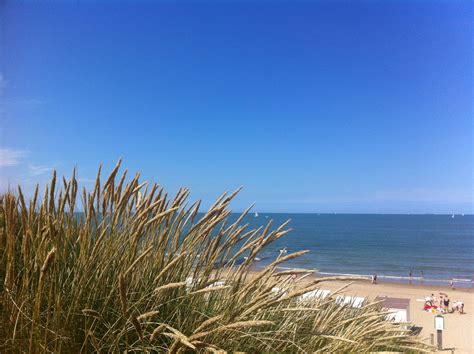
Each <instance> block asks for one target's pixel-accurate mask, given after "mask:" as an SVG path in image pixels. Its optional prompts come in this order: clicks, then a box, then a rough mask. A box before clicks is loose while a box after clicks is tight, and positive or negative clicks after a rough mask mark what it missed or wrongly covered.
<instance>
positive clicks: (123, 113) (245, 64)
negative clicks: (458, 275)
mask: <svg viewBox="0 0 474 354" xmlns="http://www.w3.org/2000/svg"><path fill="white" fill-rule="evenodd" d="M35 3H36V4H35ZM41 3H42V4H39V2H28V1H26V2H21V3H20V2H15V1H3V2H0V21H1V22H0V31H1V32H0V41H1V42H0V99H1V101H0V119H1V126H0V129H1V130H0V190H2V191H4V190H5V189H6V188H8V187H9V186H10V187H12V186H15V185H16V184H17V183H21V184H22V185H23V186H24V188H25V189H27V190H31V189H32V186H33V184H34V182H40V183H45V181H46V180H47V179H48V178H49V176H50V173H51V169H52V168H55V169H57V170H58V172H59V173H60V174H65V175H70V171H71V170H72V168H73V167H74V166H77V167H78V171H79V177H80V178H81V182H82V183H84V184H86V185H88V184H90V181H91V179H92V178H94V176H95V171H96V168H97V166H98V164H99V163H100V162H102V163H103V165H104V168H105V171H109V170H110V169H111V168H112V166H113V165H114V164H115V162H116V160H117V159H118V158H119V157H123V160H124V166H126V167H128V168H129V170H130V171H137V170H140V171H141V172H142V175H143V177H144V178H145V179H148V180H152V181H156V182H159V183H160V184H162V185H163V186H164V187H165V188H166V189H167V190H169V191H170V192H172V193H174V192H175V191H176V190H177V188H178V187H179V186H188V187H190V188H191V191H192V195H193V197H194V198H202V199H203V200H204V202H205V203H204V204H205V205H209V203H210V202H211V201H212V200H213V199H214V198H216V197H217V196H218V195H219V194H220V193H221V192H223V191H225V190H229V189H233V188H236V187H238V186H241V185H243V186H244V187H245V189H244V190H243V192H242V193H241V195H240V197H239V198H238V199H237V200H236V201H235V203H234V208H235V210H241V209H243V208H244V207H245V206H247V205H249V204H250V203H252V202H256V209H257V210H258V211H261V212H340V213H342V212H360V213H370V212H377V213H425V212H427V213H461V212H464V213H470V212H472V211H473V206H472V196H473V195H472V194H473V146H472V142H473V119H472V118H473V110H472V102H473V99H474V95H473V80H472V71H473V64H472V60H473V58H472V49H473V45H472V43H473V42H472V41H473V39H472V38H473V24H472V23H473V15H472V7H471V3H470V2H469V1H464V2H462V1H419V2H416V1H384V2H382V1H340V2H338V1H314V2H310V1H304V2H297V1H288V2H282V1H279V2H272V1H260V2H257V1H255V2H250V1H246V2H235V1H232V2H231V1H206V2H198V1H193V2H191V1H189V2H183V1H176V2H172V1H162V2H138V3H137V2H126V1H122V2H113V1H103V2H92V1H68V2H62V3H61V2H57V1H56V2H52V1H49V2H41Z"/></svg>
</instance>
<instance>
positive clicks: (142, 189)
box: [0, 162, 428, 352]
mask: <svg viewBox="0 0 474 354" xmlns="http://www.w3.org/2000/svg"><path fill="white" fill-rule="evenodd" d="M119 167H120V162H119V163H118V164H117V166H116V167H115V168H114V169H113V171H112V172H111V174H110V176H108V177H107V178H106V179H105V183H103V179H102V178H101V171H100V169H99V173H98V175H97V179H96V183H95V186H94V187H93V188H92V190H91V191H89V192H87V191H86V190H83V191H82V193H80V192H79V190H78V183H77V180H76V177H75V173H73V176H72V178H71V179H70V180H66V179H64V178H63V179H62V181H60V182H59V181H57V178H56V174H55V173H54V174H53V177H52V180H51V182H50V183H49V184H48V185H47V186H46V188H45V190H44V193H42V194H41V196H40V193H39V189H38V188H37V189H36V192H35V193H34V195H33V196H32V198H31V199H30V200H26V199H25V197H24V195H23V193H22V190H21V188H19V189H18V192H15V193H7V194H6V195H5V196H4V197H3V200H2V205H1V212H0V214H1V218H2V219H1V220H0V222H1V223H2V225H0V276H1V279H0V280H1V282H0V283H1V285H0V351H1V352H8V351H19V352H23V351H28V352H91V351H112V352H123V351H140V352H161V351H170V352H183V351H194V350H198V351H219V350H226V351H234V350H238V351H248V352H258V351H267V352H268V351H271V352H281V351H289V352H297V351H322V352H333V351H354V352H368V351H378V350H403V351H406V350H410V349H413V350H424V349H428V348H427V347H426V346H425V345H424V344H422V343H421V342H420V341H419V339H418V338H417V337H416V336H413V335H411V334H410V332H409V331H407V330H405V329H404V328H403V327H402V326H401V325H398V324H394V323H389V322H387V321H386V320H385V316H386V314H385V313H383V312H380V310H379V309H378V307H377V304H367V305H366V306H364V307H363V308H362V309H353V308H351V307H347V306H339V305H337V304H335V303H334V301H332V300H314V301H312V302H310V303H305V304H301V303H299V302H298V301H297V300H296V298H297V297H298V296H299V295H301V294H302V293H305V292H307V291H311V290H314V289H317V288H319V286H320V284H321V282H323V281H329V280H331V278H329V279H328V278H323V279H317V280H312V281H309V282H308V281H306V282H303V281H302V280H301V278H302V277H301V276H300V274H299V272H298V271H295V272H293V273H292V272H279V271H278V268H277V266H278V265H279V264H281V263H283V262H284V261H285V260H288V259H291V258H294V257H297V256H298V255H300V254H302V253H304V252H297V253H294V254H290V255H286V256H279V257H278V258H276V259H275V261H274V262H273V263H271V264H270V265H269V266H267V267H266V268H265V269H262V270H260V271H258V272H256V273H255V272H252V271H251V267H252V265H253V264H254V261H255V258H256V257H257V256H258V254H259V252H261V251H262V249H264V248H265V247H266V246H267V245H269V244H270V243H272V242H274V241H275V240H277V239H279V238H280V237H283V236H284V235H285V234H286V233H287V232H288V231H289V230H288V229H287V228H286V224H284V225H281V226H279V227H272V225H271V223H269V224H268V225H265V226H262V227H260V228H258V229H249V228H248V225H246V224H244V223H243V222H244V220H245V218H244V217H245V215H246V212H245V213H243V214H242V215H241V216H240V217H239V218H238V219H237V220H236V221H235V222H229V218H228V217H229V214H230V213H231V211H230V209H229V203H230V201H231V200H232V198H233V197H234V196H235V195H236V193H237V191H236V192H233V193H231V194H223V195H222V196H221V197H220V198H219V199H218V200H217V201H216V202H215V203H214V205H213V206H212V207H211V208H210V209H209V210H208V211H207V212H205V213H204V214H199V215H198V211H199V205H200V204H199V202H197V203H193V204H190V203H189V202H188V196H189V191H188V190H187V189H180V190H179V191H178V193H177V194H176V195H175V196H174V197H172V198H170V197H169V196H168V195H167V194H166V192H165V191H164V190H163V189H162V188H160V187H159V186H158V185H156V184H154V185H149V184H146V183H140V181H139V175H138V174H137V175H135V177H133V178H130V179H129V181H128V182H126V180H127V177H126V175H127V172H126V171H125V172H124V173H123V174H122V175H121V177H118V171H119ZM79 200H81V202H79ZM79 204H80V205H82V207H81V209H80V210H83V211H84V212H83V213H80V214H79V213H76V211H77V210H78V205H79ZM243 256H246V257H247V258H246V260H245V261H243V262H238V260H241V259H242V257H243ZM295 275H296V276H297V278H296V279H294V276H295ZM217 282H219V283H217ZM274 287H279V288H282V289H286V291H284V292H280V293H275V292H272V288H274Z"/></svg>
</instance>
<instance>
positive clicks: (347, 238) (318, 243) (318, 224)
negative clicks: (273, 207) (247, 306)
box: [234, 213, 474, 287]
mask: <svg viewBox="0 0 474 354" xmlns="http://www.w3.org/2000/svg"><path fill="white" fill-rule="evenodd" d="M234 217H235V216H234ZM288 219H291V223H290V225H289V227H291V228H292V229H293V231H292V232H290V233H289V234H288V235H286V236H284V237H283V238H281V239H280V240H277V241H276V242H275V243H274V244H272V245H270V246H269V247H268V248H267V249H265V250H264V251H263V252H262V253H261V255H259V258H260V261H259V262H258V264H260V265H262V266H263V265H265V264H268V263H270V262H271V261H272V260H274V259H275V257H276V256H277V255H278V252H279V250H280V249H282V248H286V249H287V251H288V253H290V252H295V251H298V250H309V251H310V252H309V253H308V254H306V255H303V256H301V257H299V258H296V259H294V260H291V261H288V262H287V263H285V264H284V265H283V267H298V268H316V269H318V270H319V272H320V274H322V275H331V274H355V275H365V276H368V277H370V276H371V275H372V274H374V273H375V274H377V276H378V279H379V280H380V281H392V282H410V280H411V281H412V282H413V283H423V284H440V285H449V282H450V280H451V279H453V281H454V284H455V286H458V287H459V286H462V287H471V286H473V282H472V280H473V276H474V215H465V216H461V215H456V216H455V217H454V218H452V216H451V215H380V214H376V215H369V214H264V213H260V215H259V216H258V217H254V216H253V215H249V216H248V217H246V219H245V221H244V222H249V223H250V226H251V227H257V226H260V225H262V224H266V223H267V222H268V221H269V220H273V223H274V225H275V226H277V225H280V224H281V223H283V222H284V221H286V220H288ZM410 270H411V271H412V278H411V279H410V277H409V273H410ZM421 272H423V277H421Z"/></svg>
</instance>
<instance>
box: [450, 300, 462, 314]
mask: <svg viewBox="0 0 474 354" xmlns="http://www.w3.org/2000/svg"><path fill="white" fill-rule="evenodd" d="M451 310H452V312H455V311H458V312H459V313H460V314H463V313H464V302H462V301H454V302H453V307H452V309H451Z"/></svg>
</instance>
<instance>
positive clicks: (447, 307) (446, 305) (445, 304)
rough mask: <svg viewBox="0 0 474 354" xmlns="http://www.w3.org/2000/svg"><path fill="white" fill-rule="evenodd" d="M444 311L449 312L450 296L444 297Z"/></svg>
mask: <svg viewBox="0 0 474 354" xmlns="http://www.w3.org/2000/svg"><path fill="white" fill-rule="evenodd" d="M443 309H444V311H446V312H448V311H449V298H448V295H446V296H445V297H444V300H443Z"/></svg>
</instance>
